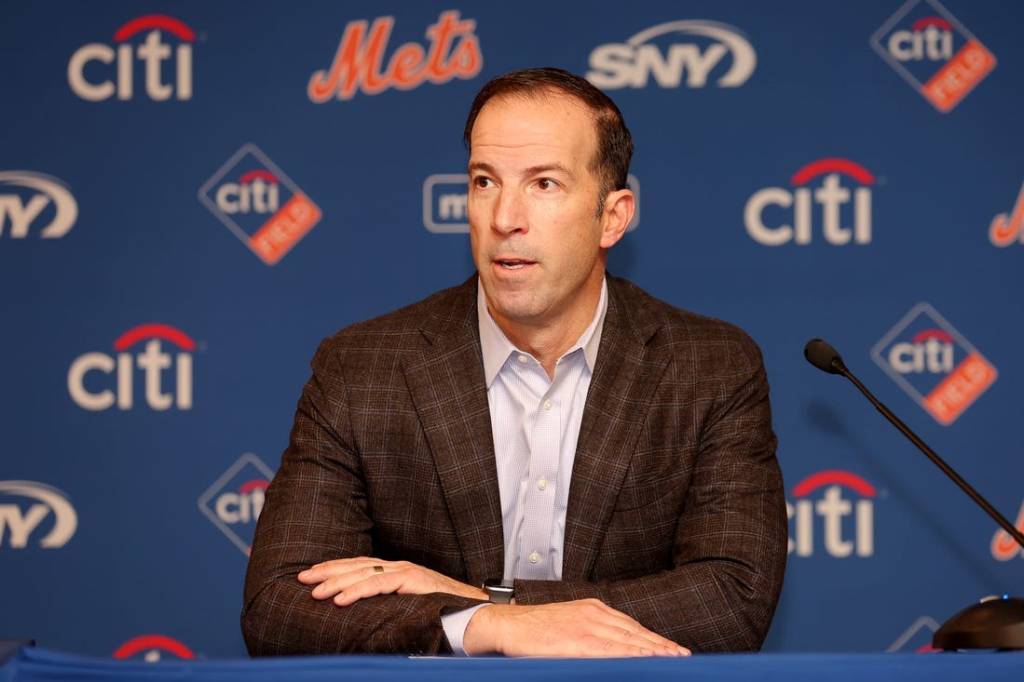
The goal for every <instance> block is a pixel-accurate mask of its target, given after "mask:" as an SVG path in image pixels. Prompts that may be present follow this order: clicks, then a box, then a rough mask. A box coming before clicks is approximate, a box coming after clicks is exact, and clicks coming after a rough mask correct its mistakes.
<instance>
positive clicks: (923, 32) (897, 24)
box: [871, 0, 996, 112]
mask: <svg viewBox="0 0 1024 682" xmlns="http://www.w3.org/2000/svg"><path fill="white" fill-rule="evenodd" d="M871 46H872V47H873V48H874V49H875V51H876V52H877V53H878V54H879V55H880V56H881V57H882V59H884V60H885V61H886V62H888V63H889V66H891V67H892V68H893V69H895V70H896V72H897V73H898V74H899V75H900V76H902V77H903V79H904V80H905V81H907V83H909V84H910V85H911V87H913V88H914V89H915V90H917V91H918V92H919V93H921V96H923V97H924V98H925V99H926V100H928V101H929V102H931V103H932V106H934V107H935V108H936V109H938V110H939V111H941V112H948V111H950V110H951V109H953V107H955V106H956V105H957V104H959V103H960V101H961V100H962V99H963V98H964V97H966V96H967V93H969V92H970V91H971V90H973V89H974V87H975V86H976V85H977V84H978V83H980V82H981V81H982V80H983V79H984V78H985V76H987V75H988V74H989V72H991V71H992V69H994V68H996V58H995V56H994V55H993V54H992V53H991V52H989V51H988V49H987V48H986V47H985V46H984V45H982V44H981V42H980V41H979V40H978V39H977V38H975V37H974V36H973V35H971V32H970V31H968V30H967V29H966V28H965V27H964V26H963V25H962V24H961V23H960V22H959V21H957V20H956V17H954V16H953V15H952V14H950V13H949V10H947V9H946V8H945V7H943V6H942V5H941V4H940V3H939V1H938V0H908V2H907V3H905V4H904V5H903V6H902V7H900V8H899V9H898V10H897V11H896V13H895V14H893V15H892V16H891V17H889V19H888V21H886V22H885V24H883V25H882V27H881V28H879V29H878V31H876V32H875V34H874V35H873V36H871Z"/></svg>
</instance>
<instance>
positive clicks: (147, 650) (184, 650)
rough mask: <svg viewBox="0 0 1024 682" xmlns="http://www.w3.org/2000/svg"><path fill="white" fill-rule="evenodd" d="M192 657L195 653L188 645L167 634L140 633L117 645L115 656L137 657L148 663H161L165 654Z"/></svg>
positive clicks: (124, 657)
mask: <svg viewBox="0 0 1024 682" xmlns="http://www.w3.org/2000/svg"><path fill="white" fill-rule="evenodd" d="M168 655H169V657H171V658H181V659H186V660H187V659H192V658H195V657H196V656H195V654H194V653H192V650H191V649H189V648H188V647H187V646H185V645H184V644H182V643H181V642H179V641H178V640H176V639H174V638H173V637H168V636H166V635H140V636H138V637H133V638H132V639H129V640H128V641H127V642H125V643H124V644H122V645H121V646H119V647H117V649H116V650H115V651H114V658H117V659H136V660H142V661H145V662H146V663H159V662H160V661H161V660H163V658H164V657H165V656H168Z"/></svg>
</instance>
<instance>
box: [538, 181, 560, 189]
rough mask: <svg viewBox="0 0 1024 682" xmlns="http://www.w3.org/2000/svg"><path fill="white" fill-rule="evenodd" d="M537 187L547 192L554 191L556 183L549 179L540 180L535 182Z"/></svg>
mask: <svg viewBox="0 0 1024 682" xmlns="http://www.w3.org/2000/svg"><path fill="white" fill-rule="evenodd" d="M537 187H539V188H540V189H542V190H545V191H547V190H549V189H555V188H556V187H558V185H557V183H555V181H554V180H552V179H550V178H541V179H540V180H538V181H537Z"/></svg>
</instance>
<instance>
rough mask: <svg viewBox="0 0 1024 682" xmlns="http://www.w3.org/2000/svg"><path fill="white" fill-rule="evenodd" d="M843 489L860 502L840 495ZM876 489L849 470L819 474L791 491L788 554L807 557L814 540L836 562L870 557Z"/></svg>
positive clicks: (812, 553)
mask: <svg viewBox="0 0 1024 682" xmlns="http://www.w3.org/2000/svg"><path fill="white" fill-rule="evenodd" d="M844 489H845V490H846V491H848V492H851V493H854V494H855V495H856V496H857V497H858V498H859V499H852V498H848V497H846V496H844V495H843V491H844ZM876 494H877V492H876V490H875V487H874V486H873V485H871V484H870V483H868V482H867V481H865V480H864V479H863V478H861V477H860V476H857V475H856V474H851V473H850V472H848V471H838V470H830V471H820V472H818V473H816V474H812V475H810V476H808V477H807V478H805V479H804V480H802V481H800V482H799V483H797V484H796V486H794V488H793V497H794V498H795V499H794V501H792V502H790V501H788V500H787V501H786V517H787V518H788V519H789V520H790V521H791V525H790V530H789V550H788V551H789V553H790V554H794V553H795V554H796V555H797V556H798V557H809V556H812V555H814V553H815V538H821V541H822V549H824V551H825V554H827V555H828V556H830V557H835V558H837V559H845V558H847V557H850V556H854V555H856V556H858V557H869V556H872V555H873V554H874V553H875V504H874V498H875V496H876Z"/></svg>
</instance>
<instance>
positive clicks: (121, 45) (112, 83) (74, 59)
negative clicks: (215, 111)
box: [68, 14, 196, 102]
mask: <svg viewBox="0 0 1024 682" xmlns="http://www.w3.org/2000/svg"><path fill="white" fill-rule="evenodd" d="M140 34H144V35H145V38H143V39H142V42H141V44H138V45H136V44H135V43H134V42H128V41H129V40H130V39H131V38H134V37H135V36H137V35H140ZM165 34H170V35H172V36H174V37H176V38H177V39H178V41H180V42H178V45H177V47H176V48H172V46H171V45H170V44H169V43H165V42H164V36H165ZM195 39H196V35H195V32H194V31H193V30H192V29H191V28H189V27H188V26H187V25H185V24H184V23H183V22H181V21H179V20H178V19H175V18H174V17H169V16H167V15H164V14H147V15H145V16H141V17H137V18H135V19H132V20H131V21H129V22H127V23H125V24H124V25H123V26H121V27H120V28H119V29H117V31H115V32H114V42H115V43H116V44H117V49H116V50H115V49H114V48H113V47H111V46H110V45H107V44H104V43H89V44H88V45H83V46H82V47H80V48H78V50H76V51H75V53H74V54H72V55H71V59H70V60H69V61H68V84H69V85H70V86H71V90H72V91H73V92H74V93H75V94H76V95H78V96H79V97H81V98H82V99H84V100H86V101H89V102H102V101H103V100H107V99H110V98H111V97H113V96H114V95H115V93H116V95H117V98H118V99H119V100H130V99H132V98H133V97H134V95H135V75H136V74H135V72H136V70H137V69H136V61H138V62H141V63H143V64H144V65H145V67H144V69H143V72H144V76H143V82H144V89H145V91H146V95H147V96H148V97H149V98H150V99H151V100H154V101H156V102H163V101H165V100H168V99H170V98H171V96H174V97H175V98H177V99H179V100H189V99H192V43H194V42H195ZM172 53H173V57H174V62H173V66H172V68H171V71H172V76H171V78H170V79H169V82H165V81H164V71H165V69H164V62H165V60H168V59H170V58H171V57H172ZM94 62H99V63H100V64H115V62H116V66H115V67H114V69H113V73H112V72H111V71H112V70H111V69H109V68H108V69H104V68H103V67H92V66H90V65H91V64H93V63H94ZM87 71H88V72H89V73H91V74H94V75H93V77H94V78H95V76H96V75H99V74H104V75H106V76H107V78H106V79H105V80H98V81H97V80H92V81H91V80H88V79H87V78H86V72H87Z"/></svg>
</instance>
